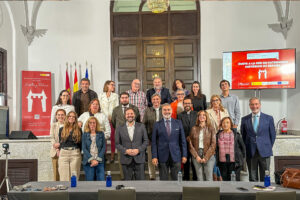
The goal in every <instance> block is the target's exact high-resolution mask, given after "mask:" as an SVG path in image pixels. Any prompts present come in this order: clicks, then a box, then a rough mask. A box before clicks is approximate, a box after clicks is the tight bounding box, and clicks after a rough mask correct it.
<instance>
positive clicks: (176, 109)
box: [171, 89, 185, 119]
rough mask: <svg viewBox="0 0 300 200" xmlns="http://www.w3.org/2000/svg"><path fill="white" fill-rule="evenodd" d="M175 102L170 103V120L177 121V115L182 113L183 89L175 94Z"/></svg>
mask: <svg viewBox="0 0 300 200" xmlns="http://www.w3.org/2000/svg"><path fill="white" fill-rule="evenodd" d="M176 96H177V100H175V101H174V102H173V103H171V108H172V116H171V117H172V118H173V119H177V115H178V114H179V113H182V112H183V111H184V107H183V99H184V97H185V92H184V90H183V89H178V90H177V92H176Z"/></svg>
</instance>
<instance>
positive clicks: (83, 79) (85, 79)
mask: <svg viewBox="0 0 300 200" xmlns="http://www.w3.org/2000/svg"><path fill="white" fill-rule="evenodd" d="M82 81H87V82H89V84H91V82H90V79H88V78H82V79H81V80H80V83H81V82H82Z"/></svg>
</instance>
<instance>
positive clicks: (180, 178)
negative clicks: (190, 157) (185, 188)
mask: <svg viewBox="0 0 300 200" xmlns="http://www.w3.org/2000/svg"><path fill="white" fill-rule="evenodd" d="M177 181H178V184H181V182H182V173H181V171H179V172H178V175H177Z"/></svg>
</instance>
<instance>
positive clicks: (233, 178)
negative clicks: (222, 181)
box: [230, 171, 236, 181]
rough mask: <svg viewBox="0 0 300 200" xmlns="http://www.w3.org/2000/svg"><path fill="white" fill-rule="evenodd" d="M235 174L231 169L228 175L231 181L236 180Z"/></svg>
mask: <svg viewBox="0 0 300 200" xmlns="http://www.w3.org/2000/svg"><path fill="white" fill-rule="evenodd" d="M235 177H236V176H235V172H234V171H232V172H231V175H230V180H231V181H236V178H235Z"/></svg>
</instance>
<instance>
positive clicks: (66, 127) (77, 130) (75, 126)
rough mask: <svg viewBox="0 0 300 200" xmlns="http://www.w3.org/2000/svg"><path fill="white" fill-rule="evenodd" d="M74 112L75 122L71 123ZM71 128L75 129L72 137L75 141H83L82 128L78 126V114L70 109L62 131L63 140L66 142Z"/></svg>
mask: <svg viewBox="0 0 300 200" xmlns="http://www.w3.org/2000/svg"><path fill="white" fill-rule="evenodd" d="M71 113H73V114H74V115H75V122H74V123H73V124H70V123H69V120H68V119H69V117H70V114H71ZM70 129H71V130H72V131H73V134H72V139H73V141H74V142H75V143H79V142H80V141H81V130H80V128H79V126H78V120H77V114H76V112H74V111H70V112H69V113H68V114H67V117H66V119H65V123H64V127H63V130H62V132H61V141H63V142H65V141H66V140H67V138H68V137H69V136H70Z"/></svg>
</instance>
